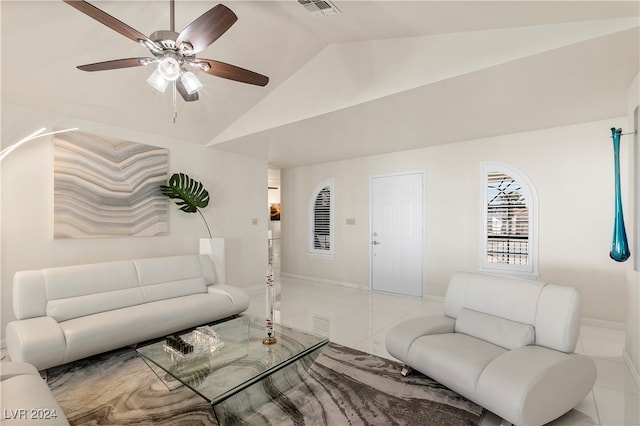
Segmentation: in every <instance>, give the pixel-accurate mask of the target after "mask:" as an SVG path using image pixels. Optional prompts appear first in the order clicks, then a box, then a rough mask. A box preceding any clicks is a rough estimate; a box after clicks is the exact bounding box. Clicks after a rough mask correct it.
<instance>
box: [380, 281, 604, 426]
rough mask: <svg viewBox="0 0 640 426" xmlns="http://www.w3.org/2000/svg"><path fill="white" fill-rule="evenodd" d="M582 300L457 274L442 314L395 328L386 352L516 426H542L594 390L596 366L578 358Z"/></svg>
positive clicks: (550, 288) (570, 293) (570, 292)
mask: <svg viewBox="0 0 640 426" xmlns="http://www.w3.org/2000/svg"><path fill="white" fill-rule="evenodd" d="M580 300H581V299H580V295H579V293H578V291H577V290H576V289H574V288H571V287H565V286H558V285H552V284H545V283H542V282H539V281H533V280H521V279H515V278H507V277H496V276H491V275H483V274H475V273H466V272H459V273H456V274H455V275H454V276H453V277H452V278H451V280H450V283H449V287H448V289H447V293H446V296H445V302H444V315H432V316H422V317H417V318H413V319H410V320H407V321H404V322H402V323H400V324H398V325H396V326H395V327H393V328H392V329H391V330H390V331H389V333H388V334H387V337H386V347H387V351H388V352H389V354H391V355H392V356H393V357H395V358H397V359H399V360H400V361H402V362H404V363H405V365H406V366H407V367H410V368H413V369H415V370H418V371H419V372H421V373H423V374H425V375H427V376H429V377H431V378H433V379H434V380H437V381H438V382H440V383H442V384H444V385H445V386H447V387H449V388H450V389H452V390H454V391H456V392H458V393H459V394H461V395H463V396H465V397H466V398H468V399H470V400H472V401H474V402H476V403H477V404H479V405H481V406H483V407H485V408H486V409H488V410H489V411H491V412H493V413H495V414H497V415H498V416H500V417H502V418H503V419H504V420H506V421H508V422H510V423H512V424H515V425H542V424H545V423H548V422H550V421H552V420H554V419H555V418H557V417H560V416H561V415H562V414H564V413H566V412H567V411H569V410H571V409H572V408H573V407H574V406H576V405H577V404H578V403H579V402H580V401H582V400H583V399H584V398H585V396H586V395H587V394H588V393H589V391H591V389H592V388H593V385H594V383H595V380H596V366H595V363H594V362H593V360H592V359H591V358H589V357H587V356H584V355H581V354H577V353H574V350H575V348H576V343H577V340H578V335H579V332H580V315H581V312H580V309H581V302H580Z"/></svg>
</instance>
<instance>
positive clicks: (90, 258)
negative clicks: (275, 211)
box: [0, 104, 268, 338]
mask: <svg viewBox="0 0 640 426" xmlns="http://www.w3.org/2000/svg"><path fill="white" fill-rule="evenodd" d="M43 126H47V127H48V128H51V127H57V128H67V127H80V130H82V131H84V132H88V133H94V134H99V135H105V136H110V137H117V138H121V139H125V140H130V141H134V142H138V143H145V144H149V145H155V146H161V147H166V148H168V149H169V174H172V173H175V172H184V173H187V174H188V175H190V176H191V177H193V178H194V179H197V180H200V181H201V182H202V183H203V184H204V185H205V187H206V188H207V189H208V191H209V193H210V195H211V202H210V204H209V206H208V207H207V208H205V209H204V210H203V214H204V215H205V216H206V217H207V221H208V223H209V226H210V227H211V231H212V233H213V235H214V236H220V237H224V238H225V239H226V274H227V283H228V284H235V285H238V286H241V287H249V286H253V285H257V284H261V283H262V282H263V280H264V271H265V268H266V264H267V221H268V209H267V190H266V188H267V164H266V161H265V160H260V159H257V158H253V157H247V156H243V155H239V154H234V153H229V152H224V151H219V150H215V149H212V148H205V147H201V146H199V145H195V144H192V143H188V142H184V141H177V140H170V139H163V138H159V137H157V136H152V135H149V134H143V133H139V132H135V131H132V130H127V129H121V128H114V127H109V126H105V125H101V124H99V123H93V122H87V121H83V120H78V119H74V118H70V117H63V116H54V115H51V114H48V113H45V112H40V111H34V110H25V109H23V108H21V107H18V106H15V105H6V104H3V105H2V143H3V147H4V146H5V145H9V144H11V143H13V142H15V141H17V140H19V139H20V138H22V137H24V136H26V135H28V134H30V133H32V132H33V131H35V130H37V129H39V128H40V127H43ZM1 167H2V169H1V176H2V182H1V191H2V193H1V195H2V203H1V208H2V212H1V215H0V217H1V219H2V223H1V232H0V235H1V238H2V245H1V254H2V259H1V265H2V267H1V273H2V276H1V282H0V283H1V287H2V300H1V308H2V324H1V327H2V336H3V338H4V330H5V327H6V323H7V322H8V321H9V320H11V319H13V318H14V316H13V310H12V307H11V295H12V284H11V283H12V277H13V274H14V273H15V272H16V271H19V270H26V269H37V268H43V267H50V266H60V265H69V264H80V263H90V262H101V261H109V260H120V259H129V258H144V257H153V256H164V255H174V254H184V253H197V252H198V240H199V238H201V237H208V234H207V230H206V227H205V225H204V223H203V221H202V219H201V218H200V216H199V215H197V214H186V213H183V212H181V211H179V210H178V208H177V207H176V206H175V204H173V202H171V204H170V208H169V234H168V235H166V236H159V237H145V238H107V239H53V237H52V236H53V150H52V144H51V139H50V138H47V139H39V140H36V141H33V142H31V143H29V144H26V145H24V146H22V147H20V148H18V149H16V150H15V151H13V152H12V154H11V155H9V156H8V157H6V158H5V159H4V160H3V162H2V166H1ZM254 218H255V219H257V225H253V219H254Z"/></svg>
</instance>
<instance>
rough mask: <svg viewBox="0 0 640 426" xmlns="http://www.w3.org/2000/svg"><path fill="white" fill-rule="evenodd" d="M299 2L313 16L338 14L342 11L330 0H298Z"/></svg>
mask: <svg viewBox="0 0 640 426" xmlns="http://www.w3.org/2000/svg"><path fill="white" fill-rule="evenodd" d="M298 3H300V4H301V5H302V6H303V7H304V8H305V9H307V12H309V13H310V14H312V15H313V16H327V15H337V14H339V13H341V12H340V9H338V8H337V7H336V5H335V4H333V3H331V2H330V1H329V0H298Z"/></svg>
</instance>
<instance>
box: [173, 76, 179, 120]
mask: <svg viewBox="0 0 640 426" xmlns="http://www.w3.org/2000/svg"><path fill="white" fill-rule="evenodd" d="M176 92H177V89H176V82H175V81H174V82H173V124H176V118H177V117H178V106H177V104H178V102H177V97H176Z"/></svg>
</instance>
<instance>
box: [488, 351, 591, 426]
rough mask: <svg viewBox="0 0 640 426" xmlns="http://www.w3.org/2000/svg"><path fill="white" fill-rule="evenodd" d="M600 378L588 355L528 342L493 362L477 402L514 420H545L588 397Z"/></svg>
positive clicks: (489, 366) (540, 421)
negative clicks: (528, 343) (561, 350)
mask: <svg viewBox="0 0 640 426" xmlns="http://www.w3.org/2000/svg"><path fill="white" fill-rule="evenodd" d="M595 381H596V365H595V363H594V362H593V360H592V359H591V358H589V357H587V356H585V355H581V354H576V353H571V354H567V353H564V352H559V351H555V350H553V349H548V348H544V347H541V346H522V347H520V348H517V349H514V350H511V351H508V352H506V353H505V354H503V355H501V356H499V357H497V358H496V359H494V360H493V361H492V362H491V363H490V364H489V365H487V367H486V368H485V369H484V371H483V372H482V374H481V375H480V378H479V379H478V384H477V386H476V395H477V398H478V400H477V402H478V403H479V404H480V405H482V406H483V407H485V408H487V409H488V410H490V411H493V412H494V413H496V414H498V415H500V416H501V417H503V418H504V419H506V420H508V421H509V422H511V423H512V424H545V423H548V422H550V421H551V420H553V419H555V418H557V417H559V416H561V415H562V414H564V413H566V412H567V411H569V410H570V409H571V408H573V407H574V406H576V405H577V404H578V403H579V402H580V401H582V400H583V399H584V397H585V396H586V395H587V394H588V393H589V392H590V391H591V389H592V388H593V385H594V384H595Z"/></svg>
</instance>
